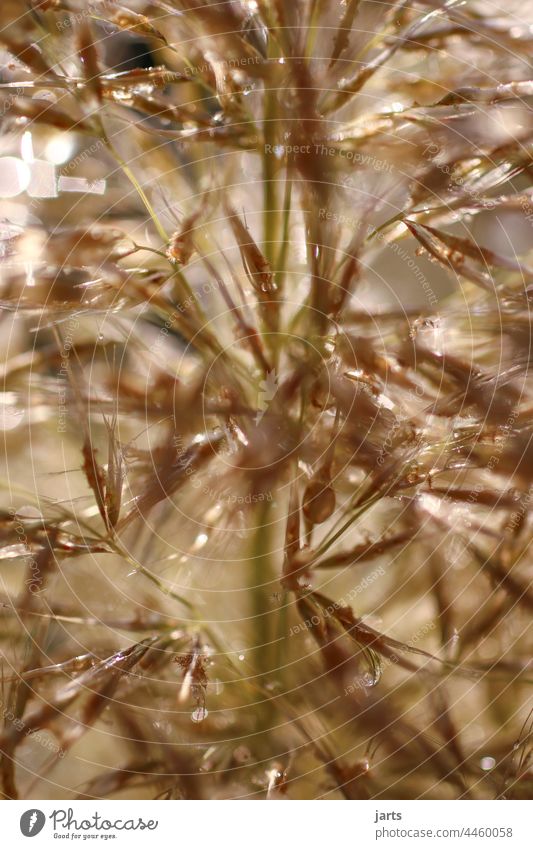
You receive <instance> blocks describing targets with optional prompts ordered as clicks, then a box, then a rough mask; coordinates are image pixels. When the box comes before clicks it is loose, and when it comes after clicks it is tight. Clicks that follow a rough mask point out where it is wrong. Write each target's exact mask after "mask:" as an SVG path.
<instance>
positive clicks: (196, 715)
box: [191, 707, 208, 722]
mask: <svg viewBox="0 0 533 849" xmlns="http://www.w3.org/2000/svg"><path fill="white" fill-rule="evenodd" d="M207 715H208V713H207V710H206V708H205V707H197V708H195V709H194V710H193V712H192V713H191V719H192V721H193V722H203V721H204V719H206V718H207Z"/></svg>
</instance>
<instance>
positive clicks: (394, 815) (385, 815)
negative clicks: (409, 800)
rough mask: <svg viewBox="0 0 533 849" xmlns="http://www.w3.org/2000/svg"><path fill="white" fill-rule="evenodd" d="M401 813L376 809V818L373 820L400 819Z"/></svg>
mask: <svg viewBox="0 0 533 849" xmlns="http://www.w3.org/2000/svg"><path fill="white" fill-rule="evenodd" d="M401 818H402V815H401V814H400V813H399V811H376V819H375V820H374V822H375V823H376V822H383V820H396V821H398V820H401Z"/></svg>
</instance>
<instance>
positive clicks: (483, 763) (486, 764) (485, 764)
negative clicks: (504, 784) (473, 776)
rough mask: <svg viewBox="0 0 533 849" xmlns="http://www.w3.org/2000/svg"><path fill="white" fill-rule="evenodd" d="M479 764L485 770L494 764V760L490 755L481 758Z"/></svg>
mask: <svg viewBox="0 0 533 849" xmlns="http://www.w3.org/2000/svg"><path fill="white" fill-rule="evenodd" d="M479 765H480V767H481V769H484V770H485V771H486V770H489V769H492V768H493V767H495V766H496V760H495V759H494V758H491V757H486V758H481V760H480V762H479Z"/></svg>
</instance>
